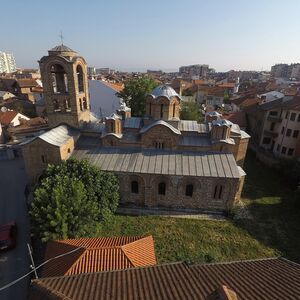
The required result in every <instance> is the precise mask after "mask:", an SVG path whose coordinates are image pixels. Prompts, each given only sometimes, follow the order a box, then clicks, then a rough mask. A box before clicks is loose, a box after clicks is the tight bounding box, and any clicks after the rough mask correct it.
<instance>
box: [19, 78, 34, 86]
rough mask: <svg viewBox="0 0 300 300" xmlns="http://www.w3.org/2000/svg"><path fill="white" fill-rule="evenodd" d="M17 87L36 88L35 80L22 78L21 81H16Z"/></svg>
mask: <svg viewBox="0 0 300 300" xmlns="http://www.w3.org/2000/svg"><path fill="white" fill-rule="evenodd" d="M17 82H18V86H19V87H21V88H22V87H36V86H37V85H38V84H37V82H36V80H35V79H32V78H23V79H18V80H17Z"/></svg>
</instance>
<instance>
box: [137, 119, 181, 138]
mask: <svg viewBox="0 0 300 300" xmlns="http://www.w3.org/2000/svg"><path fill="white" fill-rule="evenodd" d="M158 125H161V126H165V127H167V128H169V129H170V130H172V131H173V132H174V133H175V134H178V135H181V132H180V130H178V129H177V128H175V127H173V126H172V125H171V124H169V123H167V122H165V121H164V120H157V121H154V122H152V123H150V124H149V125H146V126H144V127H143V128H142V129H141V130H140V133H145V132H147V131H148V130H149V129H151V128H153V127H155V126H158Z"/></svg>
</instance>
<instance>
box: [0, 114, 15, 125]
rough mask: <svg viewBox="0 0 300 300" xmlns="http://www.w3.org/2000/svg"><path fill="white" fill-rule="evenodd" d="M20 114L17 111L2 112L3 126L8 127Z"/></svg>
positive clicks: (1, 121)
mask: <svg viewBox="0 0 300 300" xmlns="http://www.w3.org/2000/svg"><path fill="white" fill-rule="evenodd" d="M17 114H18V112H17V111H15V110H8V111H6V112H2V111H0V123H1V125H5V126H8V125H9V124H10V123H11V122H12V120H13V119H14V118H15V117H16V115H17Z"/></svg>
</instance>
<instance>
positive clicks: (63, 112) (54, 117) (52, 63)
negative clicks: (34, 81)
mask: <svg viewBox="0 0 300 300" xmlns="http://www.w3.org/2000/svg"><path fill="white" fill-rule="evenodd" d="M39 65H40V71H41V77H42V81H43V89H44V97H45V103H46V111H47V116H48V123H49V126H50V127H55V126H57V125H59V124H61V123H66V124H68V125H70V126H73V127H76V128H79V127H81V126H82V125H83V124H84V123H85V122H89V121H90V102H89V92H88V81H87V65H86V62H85V60H84V58H83V57H81V56H78V54H77V53H76V52H75V51H73V50H72V49H70V48H68V47H67V46H65V45H60V46H57V47H54V48H53V49H51V50H49V51H48V56H44V57H42V58H41V60H40V61H39Z"/></svg>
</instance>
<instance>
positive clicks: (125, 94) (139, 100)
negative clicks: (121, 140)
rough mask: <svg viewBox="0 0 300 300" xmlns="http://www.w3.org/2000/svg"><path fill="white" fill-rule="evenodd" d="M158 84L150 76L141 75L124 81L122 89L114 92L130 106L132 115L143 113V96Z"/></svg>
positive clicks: (141, 114)
mask: <svg viewBox="0 0 300 300" xmlns="http://www.w3.org/2000/svg"><path fill="white" fill-rule="evenodd" d="M157 85H158V84H157V83H156V82H155V81H154V79H153V78H151V77H146V76H142V77H140V78H137V79H130V80H128V81H126V82H125V87H124V89H123V91H121V92H119V93H116V95H117V96H118V97H119V98H122V99H123V100H124V101H125V103H126V104H127V105H128V106H129V107H130V108H131V113H132V115H133V116H136V117H141V116H143V115H144V114H145V96H146V95H147V94H150V93H151V92H152V90H153V89H154V88H155V87H156V86H157Z"/></svg>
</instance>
